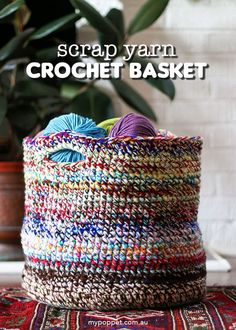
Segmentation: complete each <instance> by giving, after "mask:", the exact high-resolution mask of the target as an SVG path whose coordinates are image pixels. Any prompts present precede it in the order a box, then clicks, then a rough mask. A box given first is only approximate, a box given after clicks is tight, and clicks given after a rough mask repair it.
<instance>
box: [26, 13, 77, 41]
mask: <svg viewBox="0 0 236 330" xmlns="http://www.w3.org/2000/svg"><path fill="white" fill-rule="evenodd" d="M80 18H81V15H80V14H74V13H73V14H69V15H66V16H63V17H60V18H58V19H56V20H55V21H52V22H50V23H48V24H46V25H44V26H42V27H41V28H39V29H38V30H36V31H35V32H34V33H33V34H32V35H31V38H30V39H32V40H35V39H41V38H44V37H46V36H48V35H50V34H52V33H53V32H55V31H58V30H60V29H61V28H63V27H64V26H65V25H68V24H73V23H75V22H76V21H78V20H79V19H80Z"/></svg>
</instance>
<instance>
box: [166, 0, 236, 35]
mask: <svg viewBox="0 0 236 330" xmlns="http://www.w3.org/2000/svg"><path fill="white" fill-rule="evenodd" d="M183 1H184V4H183ZM183 1H182V6H180V5H179V4H180V1H179V0H174V1H172V2H170V6H169V7H168V8H167V11H166V17H167V20H166V27H167V28H172V29H196V30H202V29H217V30H221V29H226V30H227V29H229V27H230V28H231V29H234V28H236V3H235V2H230V3H229V4H227V6H226V5H225V4H224V3H220V2H218V1H217V2H216V1H214V4H212V3H211V5H210V3H209V2H207V1H206V2H204V1H203V2H202V1H187V0H183ZM183 8H184V9H183Z"/></svg>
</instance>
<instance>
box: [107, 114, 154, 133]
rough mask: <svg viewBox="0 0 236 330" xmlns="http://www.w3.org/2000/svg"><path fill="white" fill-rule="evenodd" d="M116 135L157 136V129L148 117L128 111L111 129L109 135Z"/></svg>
mask: <svg viewBox="0 0 236 330" xmlns="http://www.w3.org/2000/svg"><path fill="white" fill-rule="evenodd" d="M116 136H131V137H137V136H156V129H155V128H154V126H153V125H152V123H151V122H150V120H148V119H147V118H146V117H144V116H141V115H137V114H135V113H128V114H127V115H125V116H123V117H121V118H120V120H118V122H117V123H116V124H115V125H114V126H113V127H112V129H111V130H110V133H109V137H116Z"/></svg>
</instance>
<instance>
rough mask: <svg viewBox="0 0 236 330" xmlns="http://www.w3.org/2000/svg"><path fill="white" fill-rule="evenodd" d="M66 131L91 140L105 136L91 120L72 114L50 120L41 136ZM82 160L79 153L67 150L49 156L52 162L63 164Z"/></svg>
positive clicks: (82, 157) (103, 131) (102, 130)
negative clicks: (91, 138)
mask: <svg viewBox="0 0 236 330" xmlns="http://www.w3.org/2000/svg"><path fill="white" fill-rule="evenodd" d="M66 130H70V131H73V132H75V133H79V134H82V135H85V136H89V137H93V138H102V137H105V136H106V131H105V130H104V129H103V128H100V127H97V125H96V123H95V122H94V121H93V120H92V119H89V118H85V117H82V116H79V115H76V114H74V113H70V114H68V115H62V116H60V117H57V118H54V119H52V120H51V121H50V122H49V123H48V126H47V127H46V128H45V129H44V132H43V135H44V136H47V135H49V134H52V133H58V132H63V131H66ZM84 158H85V157H84V156H83V155H82V154H80V153H79V152H77V151H73V150H69V149H64V150H60V151H56V152H54V153H53V154H51V156H50V159H51V160H53V161H54V162H64V163H73V162H78V161H80V160H83V159H84Z"/></svg>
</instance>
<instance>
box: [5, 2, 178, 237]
mask: <svg viewBox="0 0 236 330" xmlns="http://www.w3.org/2000/svg"><path fill="white" fill-rule="evenodd" d="M88 2H89V3H90V4H89V3H88ZM88 2H86V1H84V0H71V1H70V2H69V1H66V0H64V1H61V2H60V6H61V7H60V8H61V11H62V12H63V14H60V10H57V11H56V13H57V16H55V11H54V9H53V8H55V6H57V8H58V5H57V4H58V1H55V0H48V2H47V10H46V13H45V4H43V3H42V2H32V1H24V0H5V1H3V2H1V4H0V27H1V26H4V29H5V31H6V34H7V33H8V39H7V41H6V42H5V43H4V45H0V46H2V48H1V49H0V240H1V239H16V238H17V237H19V228H20V226H21V222H22V217H23V199H24V197H23V189H24V188H23V187H24V186H23V174H22V167H23V166H22V146H21V143H22V139H23V138H24V137H25V136H27V135H34V134H36V133H37V132H39V131H40V130H42V129H43V128H44V127H45V126H46V125H47V123H48V122H49V120H50V119H52V118H53V117H55V116H58V115H61V114H62V113H69V112H74V113H78V114H81V115H85V116H88V117H91V118H93V119H94V120H95V121H96V122H97V123H98V122H101V121H102V120H105V119H107V118H111V117H114V115H115V112H114V107H113V103H112V99H111V97H110V95H109V94H107V93H104V91H103V90H101V89H100V88H99V87H97V80H90V81H83V82H81V81H78V80H76V79H74V78H72V77H68V78H67V79H58V78H53V79H38V80H32V79H30V78H28V77H27V76H26V74H25V67H26V65H27V63H29V62H32V61H37V62H46V61H49V62H52V63H57V62H58V61H59V59H58V58H57V47H58V45H59V44H60V43H66V44H70V43H71V42H72V39H73V38H74V42H75V40H76V39H75V22H76V21H78V20H80V19H82V18H83V20H84V22H87V23H88V24H90V25H91V26H92V27H93V28H94V29H95V30H96V32H97V35H98V41H99V43H100V45H101V46H102V47H104V45H106V44H115V45H116V46H117V47H118V49H119V50H120V51H119V54H117V56H120V55H122V52H123V51H124V50H123V48H122V44H123V43H127V42H128V40H129V37H130V36H132V35H133V34H135V33H138V32H139V31H142V30H144V29H146V28H148V27H149V26H150V25H151V24H152V23H154V22H155V21H156V20H157V19H158V18H159V17H160V16H161V14H162V13H163V11H164V9H165V7H166V6H167V4H168V0H159V1H156V0H148V1H147V2H146V3H145V4H144V5H143V6H142V7H141V8H140V10H139V11H138V13H136V14H135V15H134V18H133V20H132V22H131V23H130V24H129V25H128V27H127V28H126V26H125V23H124V18H123V11H122V6H118V7H117V6H115V7H114V8H109V11H104V13H103V14H104V15H103V16H102V14H100V13H99V12H98V10H96V8H94V7H93V6H91V4H92V3H93V0H89V1H88ZM115 2H116V3H117V2H119V1H118V0H116V1H115ZM63 4H64V5H65V6H64V7H63ZM95 5H96V2H95ZM95 7H96V6H95ZM44 13H45V15H44ZM59 16H60V17H59ZM39 17H40V20H39ZM42 17H43V19H41V18H42ZM41 24H42V25H41ZM83 24H84V23H83ZM9 27H10V28H9ZM12 27H14V29H12ZM66 29H70V30H66ZM65 31H67V32H65ZM68 31H69V32H68ZM5 38H6V35H5ZM88 55H90V56H91V54H88ZM93 60H96V61H97V60H98V59H97V58H96V59H93ZM114 60H115V59H114ZM63 61H66V62H68V63H72V62H76V61H79V58H76V57H73V58H72V57H66V58H63ZM99 61H103V59H102V58H100V59H99ZM135 61H137V62H140V64H141V65H142V66H144V65H145V63H146V62H145V60H144V59H141V58H139V57H138V56H137V55H136V56H135ZM156 66H157V65H156ZM110 83H111V85H112V86H113V88H114V90H115V91H116V93H117V94H118V95H119V96H120V98H121V99H122V100H123V101H124V102H126V103H127V104H128V105H129V106H130V107H132V108H133V109H134V110H136V111H138V112H140V113H142V114H145V115H146V116H148V117H150V118H151V119H153V120H155V119H156V118H155V115H154V112H153V110H152V108H151V107H150V105H149V104H148V102H147V101H146V100H145V99H143V97H142V96H141V95H140V94H139V93H138V92H137V91H136V90H134V89H133V88H132V87H131V86H130V84H128V83H127V82H125V81H123V80H122V79H121V80H114V79H112V78H111V79H110ZM147 83H149V84H150V85H152V87H154V88H156V89H158V90H159V91H161V92H162V93H164V94H165V95H167V97H169V98H170V99H173V98H174V95H175V88H174V85H173V83H172V81H170V80H160V79H158V80H155V79H147Z"/></svg>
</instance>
